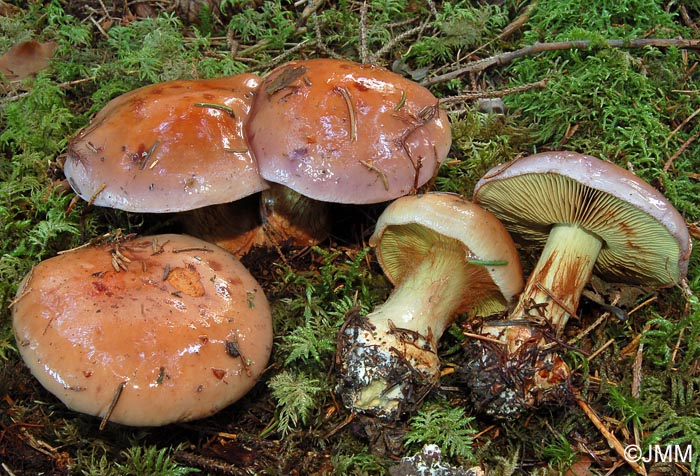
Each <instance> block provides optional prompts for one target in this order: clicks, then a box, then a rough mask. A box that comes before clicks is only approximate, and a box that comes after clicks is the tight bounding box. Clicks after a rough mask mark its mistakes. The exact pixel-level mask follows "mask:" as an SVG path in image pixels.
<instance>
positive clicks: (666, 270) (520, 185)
mask: <svg viewBox="0 0 700 476" xmlns="http://www.w3.org/2000/svg"><path fill="white" fill-rule="evenodd" d="M474 201H475V202H476V203H478V204H479V205H481V206H483V207H484V208H486V209H488V210H490V211H492V212H493V213H494V214H495V215H496V216H497V217H498V218H499V219H500V220H501V221H503V223H504V224H505V226H506V227H507V228H508V229H509V231H510V232H511V233H512V234H513V236H514V237H515V238H516V239H521V240H525V241H529V242H533V243H539V244H544V242H545V241H546V240H547V236H548V234H549V230H550V228H551V227H552V226H554V225H556V224H558V223H566V224H576V225H578V226H580V227H581V228H583V229H585V230H587V231H588V232H589V233H592V234H594V235H595V236H597V237H599V238H600V239H601V240H602V241H603V247H602V249H601V251H600V255H599V256H598V261H597V262H596V265H595V268H594V272H595V273H597V274H598V275H599V276H601V277H602V278H604V279H607V280H609V281H611V282H629V283H635V284H645V285H656V286H668V285H672V284H674V283H677V282H678V281H679V280H681V279H683V278H684V277H685V275H686V272H687V270H688V258H689V257H690V251H691V242H690V236H689V233H688V228H687V225H686V223H685V220H684V219H683V217H682V216H681V215H680V213H678V211H677V210H676V209H675V208H674V207H673V205H671V203H669V201H668V200H667V199H666V198H665V197H664V196H663V195H662V194H661V193H660V192H659V191H658V190H656V189H655V188H654V187H652V186H651V185H649V184H648V183H646V182H645V181H644V180H642V179H641V178H639V177H637V176H636V175H634V174H633V173H631V172H629V171H627V170H625V169H623V168H621V167H618V166H617V165H615V164H613V163H611V162H605V161H603V160H600V159H598V158H596V157H592V156H590V155H583V154H578V153H575V152H564V151H552V152H543V153H540V154H535V155H531V156H528V157H523V158H521V159H516V160H514V161H512V162H509V163H506V164H503V165H499V166H497V167H495V168H493V169H492V170H491V171H489V172H487V173H486V175H485V176H484V177H483V178H482V179H481V180H480V181H479V182H478V183H477V184H476V187H475V189H474Z"/></svg>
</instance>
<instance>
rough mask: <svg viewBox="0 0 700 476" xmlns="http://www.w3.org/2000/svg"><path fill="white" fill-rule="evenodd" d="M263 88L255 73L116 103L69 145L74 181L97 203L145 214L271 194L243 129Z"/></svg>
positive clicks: (175, 84)
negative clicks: (249, 148) (266, 190)
mask: <svg viewBox="0 0 700 476" xmlns="http://www.w3.org/2000/svg"><path fill="white" fill-rule="evenodd" d="M259 84H260V78H258V77H257V76H255V75H252V74H241V75H236V76H231V77H226V78H219V79H207V80H190V81H169V82H165V83H160V84H154V85H151V86H146V87H143V88H140V89H137V90H134V91H131V92H128V93H126V94H123V95H121V96H119V97H117V98H115V99H113V100H112V101H110V102H109V103H108V104H107V105H106V106H105V107H104V109H102V110H101V111H100V112H99V113H98V114H97V115H96V116H95V118H94V119H93V120H92V122H91V123H90V125H89V126H88V127H86V128H85V129H83V130H81V131H80V132H79V133H78V134H77V136H76V137H75V138H74V139H73V140H72V141H71V142H70V144H69V147H68V156H67V159H66V163H65V166H64V170H65V174H66V177H67V179H68V182H69V183H70V184H71V186H72V187H73V189H74V190H75V192H76V193H77V194H78V195H80V197H81V198H83V199H84V200H88V201H91V202H92V203H94V204H95V205H98V206H104V207H111V208H118V209H121V210H127V211H132V212H142V213H149V212H152V213H163V212H176V211H183V210H191V209H194V208H200V207H203V206H207V205H214V204H218V203H227V202H232V201H235V200H238V199H239V198H243V197H245V196H248V195H251V194H253V193H255V192H258V191H260V190H263V189H265V188H267V185H266V183H265V181H264V180H262V179H261V178H260V175H259V173H258V170H257V166H256V164H255V162H254V160H253V158H252V156H251V154H250V152H249V150H248V145H247V142H246V140H245V137H244V131H243V122H244V120H245V119H246V118H247V116H248V112H249V110H250V105H251V103H252V101H253V96H254V95H255V91H256V90H257V88H258V86H259Z"/></svg>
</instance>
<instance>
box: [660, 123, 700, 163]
mask: <svg viewBox="0 0 700 476" xmlns="http://www.w3.org/2000/svg"><path fill="white" fill-rule="evenodd" d="M699 137H700V131H698V132H697V133H695V134H694V135H693V136H692V137H691V138H690V139H688V140H687V141H685V142H683V144H682V145H681V146H680V147H679V148H678V150H677V151H676V152H674V153H673V155H672V156H671V157H669V158H668V160H667V161H666V163H665V164H664V168H663V171H664V172H668V170H669V169H670V168H671V166H672V165H673V161H674V160H676V159H677V158H678V156H679V155H681V154H682V153H683V152H684V151H685V150H686V149H687V148H688V147H689V146H690V144H692V143H693V142H695V141H696V140H697V139H698V138H699Z"/></svg>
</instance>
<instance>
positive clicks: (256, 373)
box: [12, 235, 272, 426]
mask: <svg viewBox="0 0 700 476" xmlns="http://www.w3.org/2000/svg"><path fill="white" fill-rule="evenodd" d="M12 319H13V328H14V332H15V336H16V339H17V344H18V349H19V351H20V354H21V355H22V358H23V359H24V362H25V363H26V364H27V366H28V367H29V369H30V370H31V372H32V373H33V374H34V376H35V377H36V378H37V379H38V380H39V382H40V383H41V384H42V385H43V386H44V387H45V388H46V389H47V390H49V391H50V392H51V393H53V394H54V395H56V396H57V397H58V398H59V399H60V400H61V401H63V403H65V404H66V406H68V407H69V408H70V409H73V410H75V411H79V412H82V413H87V414H90V415H95V416H99V417H101V418H103V421H104V422H106V421H113V422H117V423H122V424H126V425H132V426H157V425H165V424H168V423H173V422H180V421H186V420H193V419H198V418H203V417H206V416H209V415H211V414H213V413H215V412H217V411H218V410H220V409H222V408H224V407H225V406H227V405H229V404H231V403H233V402H235V401H236V400H238V399H239V398H241V397H242V396H243V395H245V394H246V393H247V392H248V391H249V390H250V389H251V388H253V386H254V385H255V383H256V381H257V380H258V378H259V377H260V375H261V374H262V372H263V369H264V368H265V366H266V364H267V361H268V358H269V356H270V351H271V348H272V322H271V315H270V309H269V307H268V303H267V299H266V298H265V295H264V293H263V291H262V289H261V288H260V286H259V285H258V283H257V282H256V281H255V279H254V278H253V277H252V276H251V275H250V273H248V271H247V270H246V269H245V268H244V267H243V265H241V263H240V262H239V261H238V260H237V259H236V258H235V257H233V255H231V254H230V253H228V252H226V251H224V250H223V249H221V248H219V247H216V246H213V245H211V244H209V243H206V242H203V241H201V240H199V239H196V238H192V237H189V236H184V235H156V236H149V237H141V238H133V239H115V240H112V241H110V242H107V243H104V244H97V245H91V246H87V247H83V248H78V249H76V250H72V251H68V252H65V253H63V254H61V255H59V256H56V257H54V258H51V259H48V260H46V261H44V262H42V263H40V264H38V265H37V266H35V267H34V268H33V269H32V271H31V272H30V273H29V274H28V275H27V276H26V278H25V279H24V281H23V282H22V284H21V286H20V288H19V290H18V293H17V298H16V299H15V301H14V304H13V307H12Z"/></svg>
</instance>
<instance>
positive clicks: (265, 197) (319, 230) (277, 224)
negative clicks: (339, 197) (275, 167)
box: [260, 183, 331, 246]
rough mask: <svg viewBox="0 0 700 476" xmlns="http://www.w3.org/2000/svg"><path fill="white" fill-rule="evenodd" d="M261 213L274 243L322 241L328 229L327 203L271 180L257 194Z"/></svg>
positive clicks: (269, 237) (328, 213)
mask: <svg viewBox="0 0 700 476" xmlns="http://www.w3.org/2000/svg"><path fill="white" fill-rule="evenodd" d="M260 214H261V217H262V222H263V223H264V225H265V231H266V232H268V233H269V235H270V236H267V238H268V239H269V240H272V241H274V242H275V243H277V244H283V243H285V242H291V244H293V245H295V246H311V245H315V244H318V243H320V242H321V241H323V240H325V239H326V238H327V237H328V235H329V232H330V227H331V225H330V222H331V219H330V211H329V207H328V203H326V202H321V201H318V200H314V199H313V198H309V197H306V196H304V195H302V194H300V193H299V192H296V191H294V190H292V189H291V188H289V187H285V186H284V185H279V184H276V183H270V188H269V189H267V190H263V192H262V194H261V196H260Z"/></svg>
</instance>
